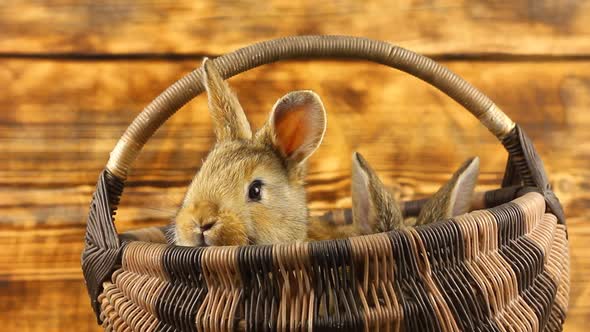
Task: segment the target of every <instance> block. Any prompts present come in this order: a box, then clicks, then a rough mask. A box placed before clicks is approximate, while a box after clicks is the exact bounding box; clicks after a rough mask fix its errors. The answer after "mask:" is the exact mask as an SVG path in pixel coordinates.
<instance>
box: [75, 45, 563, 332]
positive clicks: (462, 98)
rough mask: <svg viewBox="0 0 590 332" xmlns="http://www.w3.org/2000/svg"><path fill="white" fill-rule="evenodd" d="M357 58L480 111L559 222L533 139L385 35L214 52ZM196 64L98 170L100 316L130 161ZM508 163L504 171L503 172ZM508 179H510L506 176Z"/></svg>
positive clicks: (258, 58)
mask: <svg viewBox="0 0 590 332" xmlns="http://www.w3.org/2000/svg"><path fill="white" fill-rule="evenodd" d="M321 57H324V58H325V57H330V58H340V59H361V60H370V61H373V62H377V63H381V64H384V65H387V66H389V67H393V68H396V69H399V70H401V71H404V72H406V73H409V74H411V75H414V76H416V77H418V78H420V79H422V80H423V81H426V82H428V83H430V84H431V85H433V86H434V87H436V88H438V89H439V90H441V91H442V92H444V93H446V94H447V95H449V96H450V97H451V98H453V99H454V100H456V101H457V102H458V103H459V104H461V105H463V106H464V107H465V108H466V109H467V110H468V111H470V112H471V114H473V115H474V116H475V117H477V118H478V119H479V120H480V121H481V122H482V123H483V124H484V125H485V126H486V127H487V128H488V129H489V130H490V131H491V132H492V133H493V134H494V135H496V137H497V138H498V139H499V140H500V141H501V142H502V144H503V145H504V147H505V148H506V150H508V153H509V160H508V165H507V168H506V169H507V173H506V174H507V175H510V174H514V172H517V173H518V174H519V177H514V176H508V177H509V178H511V179H513V180H514V179H517V178H518V181H521V182H523V184H524V185H526V186H532V187H536V188H538V189H540V192H541V193H543V195H544V196H545V201H546V203H547V207H548V209H549V210H550V211H552V212H553V213H554V214H555V215H556V216H557V218H558V219H559V221H560V222H561V223H565V217H564V214H563V209H562V208H561V205H560V204H559V200H557V197H556V196H555V194H554V193H553V192H552V191H551V187H550V186H549V182H548V180H547V175H546V173H545V169H544V167H543V163H542V162H541V159H540V158H539V155H538V154H537V152H536V150H535V148H534V146H533V145H532V143H531V141H530V139H528V137H527V136H526V134H525V133H524V131H523V130H522V128H520V127H519V126H517V125H516V124H515V123H514V122H512V120H510V118H508V116H506V114H504V113H503V112H502V111H501V110H500V109H499V108H498V107H497V106H496V105H495V104H494V103H493V102H492V101H491V100H490V99H489V98H488V97H487V96H485V95H484V94H483V93H481V92H480V91H479V90H477V89H476V88H474V87H473V86H471V84H469V83H467V82H466V81H465V80H463V79H462V78H460V77H459V76H457V75H456V74H455V73H453V72H451V71H450V70H448V69H447V68H445V67H443V66H441V65H439V64H437V63H436V62H434V61H433V60H431V59H429V58H427V57H424V56H421V55H418V54H416V53H413V52H411V51H408V50H406V49H403V48H401V47H398V46H394V45H391V44H389V43H386V42H382V41H376V40H370V39H365V38H358V37H347V36H298V37H285V38H279V39H274V40H270V41H265V42H261V43H258V44H254V45H252V46H248V47H245V48H242V49H239V50H237V51H235V52H232V53H228V54H226V55H223V56H220V57H218V58H216V59H215V60H213V61H214V63H215V65H216V66H217V68H218V69H219V71H220V73H221V75H222V76H223V77H224V78H225V79H227V78H229V77H232V76H234V75H237V74H239V73H241V72H244V71H246V70H249V69H252V68H254V67H257V66H260V65H264V64H268V63H271V62H275V61H278V60H285V59H294V58H321ZM202 75H203V73H202V70H201V68H199V69H197V70H194V71H193V72H191V73H189V74H188V75H186V76H185V77H183V78H181V79H180V80H178V81H177V82H176V83H174V84H173V85H172V86H170V87H169V88H168V89H166V90H165V91H164V92H163V93H162V94H161V95H159V96H158V97H157V98H156V99H154V100H153V101H152V102H151V103H150V104H149V105H148V106H147V107H146V108H145V109H144V110H143V112H141V113H140V114H139V115H138V116H137V117H136V118H135V120H133V122H132V123H131V125H130V126H129V127H128V128H127V130H126V131H125V133H123V136H122V137H121V139H120V140H119V141H118V142H117V145H116V146H115V148H114V149H113V151H112V152H111V156H110V159H109V161H108V164H107V166H106V169H105V170H104V171H103V173H102V174H101V176H100V177H99V180H98V183H97V186H96V191H95V193H94V197H93V199H92V202H91V203H90V210H89V213H88V219H87V226H86V237H85V247H84V251H83V253H82V270H83V272H84V279H85V280H86V286H87V288H88V294H89V295H90V298H91V299H92V306H93V308H94V310H95V313H96V315H97V319H98V321H99V322H100V320H101V317H100V302H99V300H98V297H99V294H100V292H101V291H102V283H103V281H105V280H107V279H108V278H109V276H110V273H111V271H113V270H114V269H115V268H116V266H118V264H120V257H121V252H122V250H123V248H124V246H125V243H123V242H122V241H121V240H120V239H119V236H118V234H117V231H116V229H115V223H114V215H115V212H116V209H117V206H118V204H119V198H120V197H121V193H122V192H123V188H124V181H125V178H126V177H127V173H128V171H129V169H130V167H131V164H132V163H133V162H134V161H135V159H136V157H137V155H138V154H139V151H140V150H141V148H142V147H143V146H144V145H145V143H146V142H147V140H148V139H149V138H150V137H152V135H153V134H154V133H155V132H156V130H157V129H158V128H159V127H160V126H161V125H162V124H163V123H164V122H165V121H166V120H167V119H168V118H169V117H170V116H172V114H174V113H175V112H176V111H177V110H178V109H179V108H180V107H182V106H183V105H184V104H186V103H187V102H189V101H190V100H191V99H192V98H194V97H195V96H197V95H198V94H200V93H201V92H203V90H204V87H203V85H202V83H201V77H202ZM508 171H509V172H508ZM507 182H510V181H507Z"/></svg>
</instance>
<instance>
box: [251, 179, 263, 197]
mask: <svg viewBox="0 0 590 332" xmlns="http://www.w3.org/2000/svg"><path fill="white" fill-rule="evenodd" d="M248 198H249V199H250V201H253V202H258V201H260V199H261V198H262V181H260V180H254V181H252V183H250V186H249V187H248Z"/></svg>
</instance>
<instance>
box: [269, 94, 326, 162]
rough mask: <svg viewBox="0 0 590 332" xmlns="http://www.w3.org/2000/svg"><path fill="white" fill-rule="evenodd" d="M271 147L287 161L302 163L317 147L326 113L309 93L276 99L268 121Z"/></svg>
mask: <svg viewBox="0 0 590 332" xmlns="http://www.w3.org/2000/svg"><path fill="white" fill-rule="evenodd" d="M269 129H270V138H271V141H272V144H273V145H274V146H275V147H276V148H277V149H278V150H279V151H280V152H281V154H282V155H283V156H284V157H285V158H287V159H288V160H289V161H293V162H295V164H301V163H302V162H304V161H305V160H306V159H307V158H308V157H309V156H310V155H311V154H312V153H313V152H314V151H315V150H316V149H317V148H318V146H319V145H320V143H321V142H322V139H323V138H324V133H325V131H326V111H325V110H324V105H323V104H322V101H321V99H320V97H319V96H318V95H317V94H315V93H314V92H312V91H293V92H290V93H288V94H286V95H285V96H283V97H282V98H281V99H279V100H278V101H277V102H276V103H275V105H274V107H273V110H272V113H271V116H270V121H269Z"/></svg>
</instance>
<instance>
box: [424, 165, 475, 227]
mask: <svg viewBox="0 0 590 332" xmlns="http://www.w3.org/2000/svg"><path fill="white" fill-rule="evenodd" d="M478 175H479V158H478V157H475V158H471V159H468V160H467V161H465V162H464V163H463V165H461V167H459V169H458V170H457V171H456V172H455V174H453V177H452V178H451V179H450V180H449V182H447V183H446V184H445V185H444V186H442V187H441V188H440V189H439V190H438V191H437V192H436V193H435V194H434V195H433V196H432V198H431V199H430V200H428V202H426V204H424V206H423V207H422V209H421V211H420V214H419V215H418V219H417V221H416V224H417V225H421V224H427V223H431V222H435V221H438V220H443V219H448V218H451V217H454V216H458V215H461V214H464V213H467V212H468V211H469V208H470V207H471V199H472V197H473V191H474V189H475V185H476V183H477V176H478Z"/></svg>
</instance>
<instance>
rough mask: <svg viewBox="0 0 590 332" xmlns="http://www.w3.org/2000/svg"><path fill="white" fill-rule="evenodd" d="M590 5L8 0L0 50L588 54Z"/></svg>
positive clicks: (521, 0)
mask: <svg viewBox="0 0 590 332" xmlns="http://www.w3.org/2000/svg"><path fill="white" fill-rule="evenodd" d="M589 20H590V3H588V2H587V1H583V0H568V1H554V0H538V1H528V0H516V1H466V0H465V1H445V0H435V1H419V0H400V1H382V0H370V1H355V0H329V1H315V0H304V1H283V0H272V1H264V2H258V1H252V0H248V1H215V2H214V1H186V0H185V1H157V2H153V1H149V2H148V1H129V0H124V1H119V0H107V1H100V2H96V1H91V0H83V1H72V0H66V1H63V0H60V1H55V0H54V1H44V2H37V1H35V2H21V3H12V2H9V3H4V4H1V5H0V53H7V54H111V55H112V54H168V55H178V54H185V55H186V54H221V53H225V52H228V51H231V50H233V49H235V48H237V47H242V46H244V45H247V44H250V43H253V42H257V41H261V40H266V39H271V38H277V37H282V36H287V35H302V34H349V35H358V36H365V37H369V38H376V39H381V40H387V41H391V42H393V43H397V44H400V45H401V46H404V47H408V48H410V49H412V50H414V51H417V52H421V53H427V54H430V55H447V54H494V53H506V54H519V55H523V54H526V55H530V54H533V55H542V56H545V55H567V56H579V55H590V37H589V36H590V27H589V26H588V24H587V22H588V21H589Z"/></svg>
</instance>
